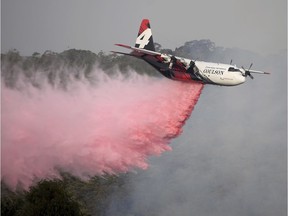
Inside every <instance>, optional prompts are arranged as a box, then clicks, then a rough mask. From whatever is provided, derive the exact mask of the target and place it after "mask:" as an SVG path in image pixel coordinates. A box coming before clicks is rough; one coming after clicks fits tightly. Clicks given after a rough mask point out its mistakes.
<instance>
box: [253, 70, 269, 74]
mask: <svg viewBox="0 0 288 216" xmlns="http://www.w3.org/2000/svg"><path fill="white" fill-rule="evenodd" d="M249 72H250V73H258V74H270V73H269V72H264V71H256V70H249Z"/></svg>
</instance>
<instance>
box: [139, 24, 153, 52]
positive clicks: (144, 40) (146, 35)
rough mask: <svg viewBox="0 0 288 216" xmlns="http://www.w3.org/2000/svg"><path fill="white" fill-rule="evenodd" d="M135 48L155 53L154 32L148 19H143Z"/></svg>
mask: <svg viewBox="0 0 288 216" xmlns="http://www.w3.org/2000/svg"><path fill="white" fill-rule="evenodd" d="M135 47H137V48H140V49H146V50H151V51H155V47H154V42H153V37H152V31H151V27H150V22H149V20H148V19H143V20H142V22H141V25H140V28H139V32H138V36H137V39H136V44H135Z"/></svg>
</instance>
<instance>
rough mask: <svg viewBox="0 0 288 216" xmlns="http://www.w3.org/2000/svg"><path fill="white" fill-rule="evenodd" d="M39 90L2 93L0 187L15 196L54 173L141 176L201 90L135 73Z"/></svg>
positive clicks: (178, 128)
mask: <svg viewBox="0 0 288 216" xmlns="http://www.w3.org/2000/svg"><path fill="white" fill-rule="evenodd" d="M96 72H97V73H98V74H103V72H101V71H99V70H98V71H96ZM74 83H77V82H74ZM2 86H4V85H2ZM43 86H44V87H43V88H42V89H41V90H39V89H36V88H32V87H31V86H30V87H26V88H25V89H24V90H23V89H22V90H21V91H19V90H11V89H8V88H5V87H3V88H2V177H1V179H2V181H4V182H5V183H6V184H7V185H9V186H10V187H11V188H14V189H15V188H16V187H17V185H18V186H19V184H20V186H21V187H23V188H28V187H29V186H31V184H32V183H33V182H34V181H37V180H39V179H44V178H59V172H58V171H59V169H60V170H64V171H67V172H70V173H71V174H73V175H75V176H78V177H80V178H82V179H86V178H88V177H90V176H94V175H101V174H103V173H109V174H115V173H119V172H126V171H128V170H130V169H133V168H141V169H146V168H147V167H148V164H147V157H148V156H149V155H160V154H161V153H162V152H164V151H168V150H171V147H170V146H169V145H168V144H169V141H170V140H171V139H172V138H174V137H176V136H178V135H179V134H180V133H181V127H182V126H183V124H184V122H185V120H186V119H187V118H188V117H189V115H190V114H191V111H192V110H193V108H194V106H195V104H196V102H197V100H198V98H199V96H200V93H201V90H202V88H203V85H202V84H199V83H189V84H188V83H182V82H175V81H170V80H167V79H155V78H149V77H147V76H140V75H137V74H136V73H134V75H133V73H132V76H130V77H129V78H126V79H124V78H121V77H119V76H118V77H117V78H107V77H106V78H105V79H103V80H102V81H99V82H98V83H97V84H96V86H95V87H92V86H91V85H88V84H83V83H81V84H80V82H78V84H77V85H76V84H75V85H74V86H73V88H72V87H71V88H70V89H69V91H64V90H59V89H58V90H57V89H55V88H52V87H49V85H47V84H46V85H43ZM71 86H72V85H71Z"/></svg>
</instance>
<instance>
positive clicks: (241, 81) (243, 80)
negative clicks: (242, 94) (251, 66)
mask: <svg viewBox="0 0 288 216" xmlns="http://www.w3.org/2000/svg"><path fill="white" fill-rule="evenodd" d="M238 80H239V82H240V83H244V82H245V77H244V76H243V75H242V74H241V75H239V76H238Z"/></svg>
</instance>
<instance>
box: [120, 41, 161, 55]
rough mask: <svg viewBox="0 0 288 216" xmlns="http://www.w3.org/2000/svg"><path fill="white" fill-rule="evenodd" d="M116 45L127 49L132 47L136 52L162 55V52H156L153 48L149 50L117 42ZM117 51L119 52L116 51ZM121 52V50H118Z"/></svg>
mask: <svg viewBox="0 0 288 216" xmlns="http://www.w3.org/2000/svg"><path fill="white" fill-rule="evenodd" d="M115 45H116V46H120V47H124V48H127V49H131V50H133V51H134V52H136V53H138V54H146V55H151V56H157V55H161V53H159V52H155V51H151V50H147V49H141V48H137V47H131V46H128V45H124V44H115ZM116 53H117V52H116ZM118 53H119V52H118ZM122 54H123V53H122Z"/></svg>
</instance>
